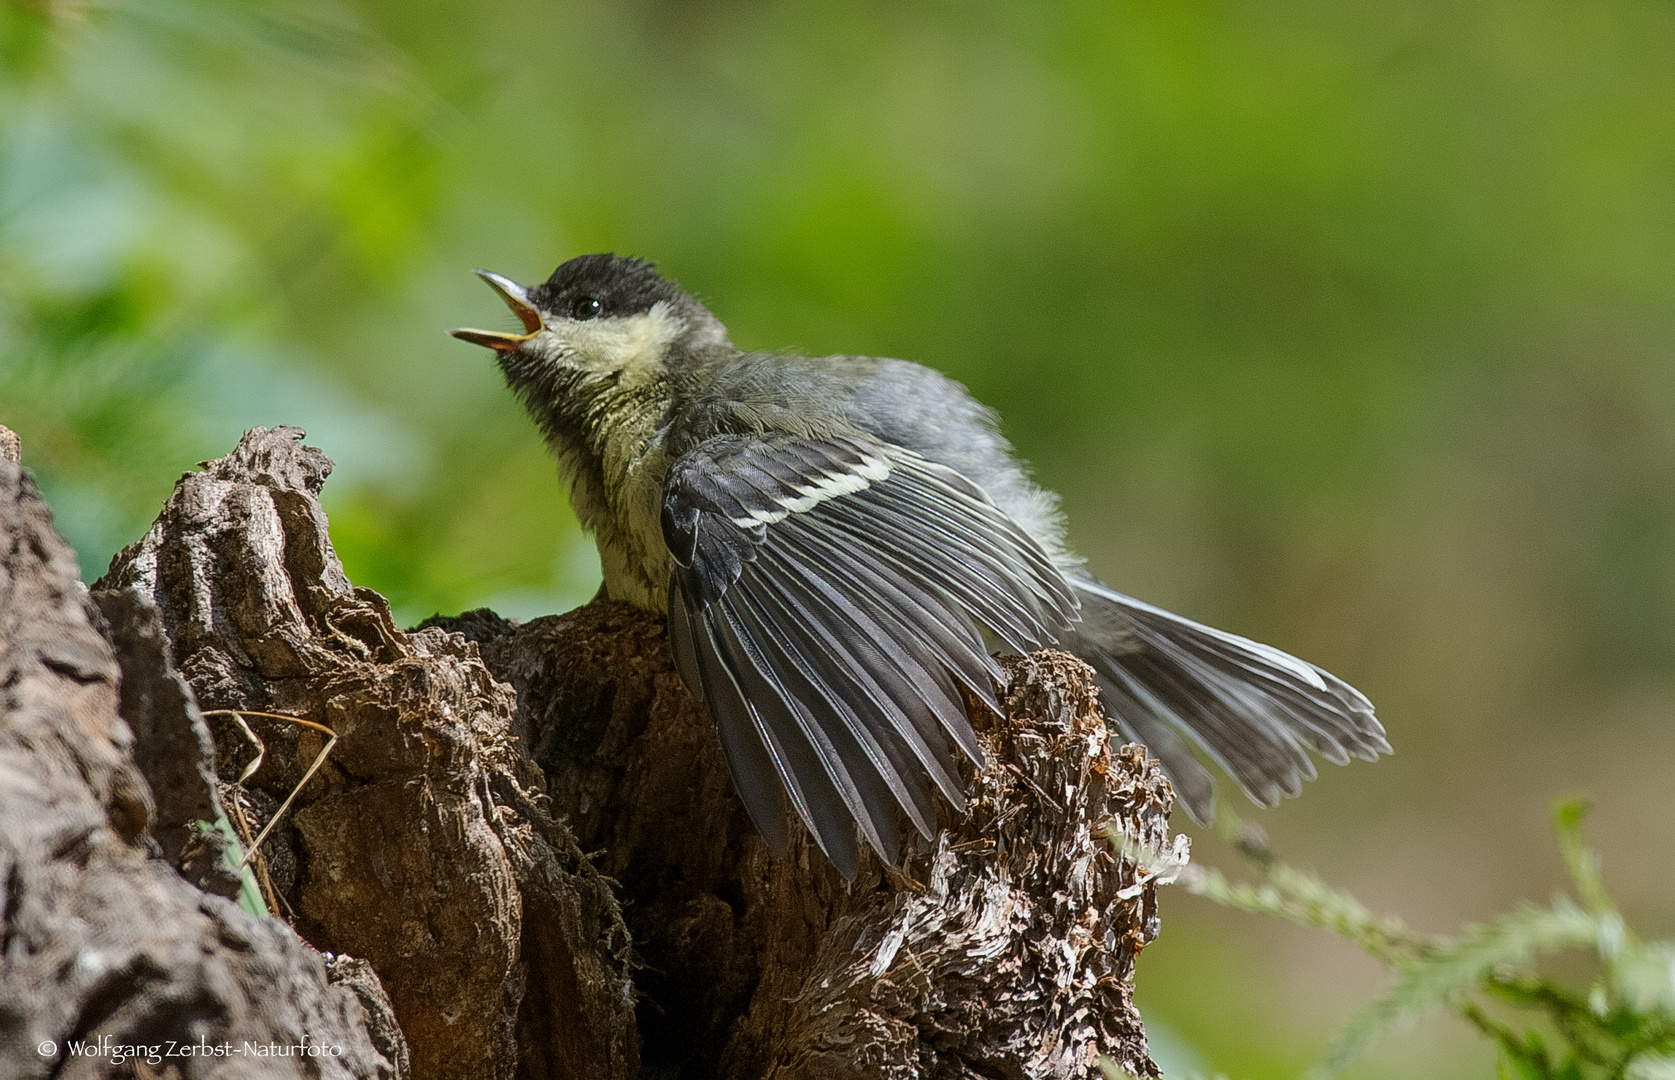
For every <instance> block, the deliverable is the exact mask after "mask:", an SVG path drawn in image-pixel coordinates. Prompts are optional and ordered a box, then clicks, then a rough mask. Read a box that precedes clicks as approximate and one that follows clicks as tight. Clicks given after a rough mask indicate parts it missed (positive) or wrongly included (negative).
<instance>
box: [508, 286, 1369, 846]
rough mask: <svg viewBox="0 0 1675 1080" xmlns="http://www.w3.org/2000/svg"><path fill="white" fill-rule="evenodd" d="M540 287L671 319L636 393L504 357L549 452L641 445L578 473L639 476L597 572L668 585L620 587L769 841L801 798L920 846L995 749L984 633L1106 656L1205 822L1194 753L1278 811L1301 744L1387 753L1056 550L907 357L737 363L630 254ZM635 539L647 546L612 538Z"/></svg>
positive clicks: (1280, 661)
mask: <svg viewBox="0 0 1675 1080" xmlns="http://www.w3.org/2000/svg"><path fill="white" fill-rule="evenodd" d="M528 296H529V300H530V301H531V302H533V303H534V304H535V305H536V306H537V307H539V308H540V310H541V311H542V312H543V318H544V319H546V318H548V317H549V316H550V318H551V319H552V320H570V319H587V318H611V317H618V318H621V317H632V316H638V315H646V314H648V313H649V314H651V315H652V316H653V317H654V319H656V320H663V321H661V322H658V323H657V325H658V326H659V327H669V326H672V327H673V329H672V330H669V331H667V332H666V333H665V336H664V337H663V338H659V339H658V341H657V348H659V349H661V350H662V351H661V353H660V355H659V356H657V357H643V356H638V355H636V357H635V358H633V364H629V363H628V361H627V359H624V361H623V364H622V365H621V367H620V370H621V371H624V372H628V373H630V374H634V373H639V374H638V375H636V378H638V379H639V381H638V382H635V383H634V384H633V385H634V388H635V389H634V395H633V396H631V397H620V398H613V397H611V396H610V395H609V394H603V392H602V391H600V390H598V389H597V385H598V384H599V380H597V379H593V380H591V381H590V380H589V379H587V378H580V377H575V378H568V379H566V378H555V377H551V376H550V373H544V372H543V371H542V370H540V365H541V363H542V361H541V359H540V358H539V357H534V356H529V357H511V356H506V357H503V360H502V366H503V367H504V368H505V369H506V371H507V376H508V380H509V381H511V382H513V383H514V387H515V388H516V389H519V390H520V392H521V393H523V394H524V396H525V398H526V400H527V401H528V404H529V407H530V409H531V411H532V412H533V413H534V414H535V415H536V416H537V418H538V419H540V420H541V421H542V423H543V426H544V427H545V428H547V432H548V436H549V439H550V440H551V441H552V442H553V444H554V448H555V450H558V451H559V452H560V454H561V456H566V455H568V456H572V457H573V456H574V455H576V454H577V453H584V452H586V451H585V449H584V450H578V449H577V448H578V447H581V448H587V447H612V448H614V449H613V450H611V451H610V453H611V454H614V455H616V456H619V457H620V456H622V454H623V453H625V452H626V453H627V454H628V456H629V457H631V458H632V459H633V460H630V461H628V462H626V463H624V462H620V461H619V462H615V463H614V465H613V466H612V468H606V467H604V466H605V464H606V463H604V462H600V463H597V464H598V465H599V467H598V468H592V467H586V468H572V469H571V473H572V475H573V476H576V477H577V478H578V482H580V481H581V480H583V479H587V478H590V477H591V479H590V480H588V482H589V483H592V484H595V485H598V484H604V485H605V486H607V487H609V486H610V485H611V484H613V483H616V481H614V480H612V479H611V478H612V477H613V476H618V475H620V476H623V477H625V478H627V479H626V480H624V481H622V484H623V488H622V490H620V491H605V492H603V497H602V498H599V499H598V500H597V501H598V503H599V506H598V507H592V508H591V509H590V511H589V513H590V514H591V515H592V516H593V518H594V519H595V520H594V521H593V522H592V524H593V525H594V527H595V529H596V533H597V536H598V538H599V542H600V546H601V556H602V561H603V562H604V563H605V564H606V566H607V586H608V587H609V586H610V584H611V580H612V579H611V572H610V568H611V567H612V566H616V565H621V564H622V563H623V562H624V560H628V561H633V560H636V559H637V560H639V561H640V562H642V563H644V564H645V566H644V567H642V569H643V570H644V571H645V572H646V573H648V574H655V575H667V576H666V580H667V582H668V585H667V589H666V591H659V592H657V593H645V592H641V593H638V594H635V595H634V596H631V597H630V598H632V599H636V601H637V602H642V603H647V604H648V606H657V607H659V608H660V609H661V610H664V611H666V613H667V615H668V619H669V632H670V638H671V643H672V645H673V648H674V653H675V657H676V660H677V664H678V666H679V668H680V671H681V674H682V677H683V678H684V680H685V681H686V683H687V684H688V686H689V687H691V689H692V691H693V693H694V694H696V695H698V696H700V697H702V698H703V700H704V701H705V702H706V703H707V705H708V706H709V710H710V713H711V715H712V716H713V717H714V719H715V722H716V728H717V732H718V735H719V737H720V741H721V746H722V749H723V751H724V753H725V756H726V759H727V762H728V765H729V767H730V768H731V770H732V774H733V778H734V781H735V784H736V786H737V788H738V791H739V794H740V797H741V799H742V801H743V802H744V805H745V808H746V809H747V811H748V812H749V814H750V816H751V819H752V820H753V821H754V822H755V824H756V826H757V828H758V830H759V831H760V832H761V833H762V835H763V837H764V838H765V839H766V840H767V841H768V843H769V844H770V845H771V846H773V847H774V848H775V849H777V850H783V849H784V846H785V843H786V842H787V840H788V839H789V832H788V831H787V829H788V820H789V818H788V814H787V810H788V809H789V810H790V811H792V812H794V813H795V814H796V816H797V817H798V818H799V819H800V820H801V821H802V822H803V824H804V825H805V826H807V828H808V829H809V831H810V832H811V833H812V834H813V836H814V838H815V840H816V841H817V842H818V843H819V845H820V847H821V849H822V850H823V851H825V852H826V854H827V856H828V857H829V858H831V860H832V862H833V863H834V865H836V866H837V867H838V869H839V870H841V871H842V872H843V873H844V874H845V875H846V876H850V877H853V875H854V874H855V872H856V869H857V867H858V864H859V840H860V839H861V838H864V839H865V841H866V842H867V843H868V844H869V845H870V846H872V847H873V848H874V849H875V850H876V851H878V852H879V853H880V854H881V855H882V856H883V857H884V858H886V859H889V860H892V861H893V860H894V859H895V858H896V857H897V854H898V850H899V837H900V825H899V823H900V820H901V818H902V817H903V816H905V817H906V818H907V819H908V820H909V821H910V822H911V823H912V824H913V825H914V826H915V827H916V828H917V829H918V830H919V831H920V832H921V833H923V834H924V835H925V836H926V837H927V838H929V837H930V836H931V831H932V829H933V827H934V824H935V804H934V801H933V796H932V788H933V787H934V788H935V790H937V791H939V792H941V794H942V796H943V797H944V798H945V799H947V800H948V801H949V802H950V803H952V804H953V805H954V806H955V807H956V808H961V807H963V805H964V788H963V784H962V782H961V780H960V775H959V770H958V767H957V764H956V760H955V757H954V754H955V753H956V752H957V753H960V754H962V755H964V756H966V757H968V758H970V759H972V760H974V761H975V760H978V759H979V757H980V753H981V751H980V748H979V745H978V743H977V740H976V736H975V734H974V733H973V731H972V728H971V724H970V722H969V720H968V719H967V717H966V713H965V702H966V700H968V699H969V700H972V701H976V702H979V703H982V704H983V705H985V706H987V707H988V708H991V709H997V708H998V706H997V705H996V703H995V699H994V685H993V682H994V680H995V679H997V678H998V677H999V669H998V668H997V667H996V665H995V664H994V661H993V660H992V659H991V658H990V657H989V655H988V653H987V651H986V649H985V647H984V644H983V641H984V637H983V635H984V633H989V634H992V635H994V636H995V637H996V638H998V639H999V640H1000V641H1002V642H1004V643H1005V644H1006V646H1007V647H1009V648H1012V649H1015V650H1018V651H1025V650H1029V649H1034V648H1039V647H1042V646H1045V645H1056V646H1058V647H1061V648H1064V649H1066V650H1068V651H1070V652H1073V653H1075V654H1076V655H1078V656H1080V657H1082V658H1083V659H1085V660H1086V661H1087V662H1088V663H1089V664H1090V665H1092V666H1093V668H1094V669H1095V671H1096V672H1097V673H1098V677H1099V682H1100V687H1101V691H1102V697H1103V701H1104V705H1105V708H1106V711H1107V713H1108V715H1109V716H1110V717H1112V718H1113V719H1114V720H1115V722H1116V723H1117V725H1118V726H1119V727H1120V728H1121V730H1122V731H1123V732H1124V733H1125V734H1126V735H1127V736H1128V737H1130V738H1133V739H1136V740H1138V741H1141V742H1144V743H1145V744H1146V745H1147V747H1148V748H1149V749H1150V750H1151V751H1152V753H1153V754H1155V755H1156V756H1157V757H1158V758H1159V759H1160V760H1161V761H1162V762H1163V765H1164V768H1165V770H1166V771H1167V772H1168V774H1169V776H1170V779H1171V780H1173V781H1174V783H1175V786H1176V790H1177V792H1178V794H1179V795H1180V797H1181V799H1182V802H1183V803H1184V805H1185V806H1186V807H1187V809H1188V810H1189V812H1190V813H1191V814H1192V815H1193V816H1194V817H1195V818H1197V819H1199V820H1200V821H1204V820H1207V819H1208V818H1209V816H1210V814H1211V813H1212V811H1213V805H1214V804H1213V795H1214V787H1213V783H1212V781H1211V776H1210V773H1209V772H1208V771H1207V770H1206V769H1205V768H1204V766H1203V764H1201V763H1200V761H1199V759H1198V757H1197V755H1198V754H1202V755H1203V756H1205V757H1207V758H1208V759H1209V760H1210V761H1211V762H1213V763H1214V764H1216V765H1217V766H1219V767H1220V768H1222V769H1224V770H1225V771H1226V772H1227V773H1228V774H1229V775H1231V776H1232V777H1233V779H1234V780H1235V781H1236V782H1237V783H1238V784H1239V786H1240V787H1241V788H1243V789H1244V791H1245V792H1246V793H1247V794H1248V795H1249V796H1250V797H1251V798H1252V799H1253V800H1255V801H1256V802H1258V803H1260V804H1262V805H1265V806H1266V805H1272V804H1273V803H1275V802H1277V801H1278V800H1279V799H1280V798H1281V797H1282V796H1288V795H1295V794H1297V793H1298V791H1299V790H1300V789H1301V785H1302V782H1303V781H1304V780H1308V779H1312V778H1313V777H1314V775H1315V770H1314V765H1313V762H1312V760H1311V758H1310V756H1309V755H1310V752H1311V751H1312V752H1313V753H1315V754H1318V755H1320V756H1321V757H1324V758H1326V759H1327V760H1328V761H1332V762H1336V763H1344V762H1347V761H1348V760H1349V759H1350V758H1352V757H1359V758H1363V759H1366V760H1372V759H1374V758H1376V757H1378V755H1380V754H1383V753H1388V752H1389V750H1390V747H1389V744H1388V743H1387V742H1386V741H1385V737H1384V731H1383V728H1382V727H1381V726H1380V725H1379V723H1378V721H1377V720H1376V719H1375V718H1374V716H1373V711H1372V707H1371V706H1370V705H1369V704H1368V703H1367V700H1366V699H1365V698H1364V697H1362V696H1361V695H1360V694H1359V693H1357V692H1356V691H1355V690H1354V689H1353V688H1351V687H1350V686H1349V685H1348V684H1346V683H1344V682H1343V681H1341V680H1339V679H1337V678H1334V677H1333V676H1331V675H1329V674H1327V673H1326V672H1324V671H1321V670H1320V669H1319V668H1316V667H1314V666H1313V665H1311V664H1308V663H1306V662H1304V661H1302V660H1298V659H1297V658H1295V657H1292V656H1289V655H1287V654H1286V653H1283V652H1281V651H1279V650H1277V649H1274V648H1271V647H1269V646H1266V645H1262V644H1259V643H1257V642H1253V641H1250V640H1247V639H1245V638H1241V637H1238V636H1236V635H1233V634H1228V633H1224V632H1222V631H1219V630H1215V629H1213V628H1211V627H1207V626H1203V625H1200V624H1198V623H1194V622H1191V621H1190V620H1187V619H1183V618H1181V617H1179V616H1176V615H1173V614H1171V613H1169V612H1167V611H1163V610H1162V609H1159V608H1156V607H1152V606H1150V605H1148V604H1145V603H1142V602H1140V601H1137V600H1134V599H1132V598H1130V597H1127V596H1124V595H1122V594H1121V593H1117V592H1114V591H1112V590H1110V589H1108V588H1107V587H1105V586H1104V585H1102V584H1100V583H1099V582H1098V581H1095V580H1094V579H1093V578H1092V577H1090V576H1089V575H1088V574H1087V573H1086V572H1085V571H1084V570H1083V569H1082V568H1081V565H1080V563H1079V561H1078V560H1077V559H1075V557H1074V556H1072V555H1070V554H1069V553H1067V552H1066V551H1065V549H1064V543H1063V536H1064V532H1063V523H1062V520H1061V518H1060V516H1059V513H1058V510H1057V504H1056V500H1055V499H1054V497H1053V496H1052V495H1051V494H1050V493H1048V492H1045V491H1042V490H1041V489H1040V488H1038V487H1037V486H1036V485H1035V484H1033V483H1032V482H1031V481H1030V479H1029V477H1028V475H1027V473H1026V472H1025V470H1024V468H1023V467H1022V465H1020V464H1019V463H1018V461H1017V460H1016V458H1015V457H1014V456H1013V454H1012V451H1011V447H1010V446H1008V445H1007V443H1006V442H1005V440H1004V439H1003V438H1002V437H1001V436H1000V434H999V432H998V430H997V428H996V424H995V419H994V416H993V414H992V413H991V412H990V411H989V410H988V409H986V408H984V407H983V406H981V405H979V404H978V403H977V402H975V401H973V400H972V398H971V397H970V396H969V394H967V393H966V391H965V389H964V388H963V387H961V386H960V385H959V384H957V383H955V382H953V381H952V380H949V379H947V378H946V377H944V376H942V375H939V374H937V373H936V372H933V371H930V370H929V369H927V368H923V367H920V366H918V365H916V364H910V363H905V362H903V361H899V360H880V359H873V358H868V357H821V358H806V357H797V356H790V355H783V354H763V353H751V354H746V353H741V352H739V351H738V350H737V349H734V348H733V347H732V345H731V344H730V343H729V342H728V340H727V336H726V331H725V328H723V327H722V326H721V324H720V323H719V322H717V321H716V320H715V319H714V317H713V316H712V315H710V313H709V312H708V311H707V310H705V309H704V308H703V306H702V305H700V304H699V303H698V302H697V301H695V300H693V299H692V298H691V297H689V296H687V295H686V294H685V293H683V292H682V291H681V290H680V289H679V288H678V287H677V286H675V285H674V284H672V283H670V282H668V281H666V280H664V279H663V278H662V277H660V276H659V275H658V274H657V273H656V271H655V269H654V268H653V267H652V266H651V264H649V263H644V262H640V261H639V260H633V259H622V258H617V257H615V256H609V255H590V256H583V257H582V258H579V259H572V260H571V261H570V262H567V263H565V264H564V265H563V266H561V267H559V269H558V270H557V271H556V272H555V273H554V274H553V275H552V277H551V278H550V279H549V280H548V281H547V282H546V283H544V284H542V285H540V286H537V287H535V288H534V289H531V290H529V293H528ZM658 313H661V314H658ZM670 320H673V321H672V322H671V321H670ZM531 336H532V338H533V337H535V336H536V335H531ZM643 336H644V335H641V337H642V338H643ZM597 340H600V341H605V340H610V341H614V340H616V339H614V338H613V339H606V338H599V339H597ZM622 340H623V341H627V342H630V343H633V342H639V341H640V340H641V339H640V338H635V337H633V336H632V335H630V336H628V337H624V338H623V339H622ZM611 347H613V348H624V349H626V348H628V347H629V345H621V346H615V345H613V346H611ZM633 347H634V348H639V349H642V350H643V349H644V348H645V347H646V346H645V345H644V344H643V343H640V344H634V345H633ZM595 363H596V364H597V363H598V361H597V360H595ZM520 365H521V366H520ZM648 365H650V366H651V367H655V371H656V373H655V377H650V376H646V375H644V372H645V371H646V370H650V368H649V367H648ZM604 366H605V367H606V368H609V367H610V365H609V364H606V365H604ZM526 369H527V370H528V371H529V373H530V374H528V375H527V376H524V375H522V374H519V373H522V372H524V371H525V370H526ZM613 370H616V369H613ZM624 378H626V376H624ZM586 394H594V395H596V396H595V397H593V398H590V399H589V400H586V401H583V400H566V401H562V402H561V401H557V400H554V401H543V400H538V399H539V398H540V397H542V396H543V395H544V396H566V395H573V396H578V397H579V396H581V395H586ZM602 394H603V396H599V395H602ZM619 400H620V401H622V402H631V403H632V408H630V407H629V406H628V405H626V404H624V405H618V404H616V402H617V401H619ZM570 427H576V428H577V429H578V430H574V431H570V430H568V429H569V428H570ZM618 428H620V429H624V430H627V429H629V428H632V432H633V435H632V438H629V439H626V440H625V439H624V438H622V437H621V436H622V435H623V430H616V429H618ZM625 445H626V446H627V447H628V449H627V450H626V451H624V449H623V447H624V446H625ZM613 470H614V471H613ZM636 470H638V471H636ZM647 470H652V472H653V473H654V474H655V475H652V474H648V472H647ZM573 497H574V496H573ZM641 501H644V502H646V503H647V505H643V506H642V505H639V503H640V502H641ZM599 507H604V509H600V508H599ZM578 509H581V508H580V507H578ZM601 515H604V516H603V517H601ZM610 515H615V516H610ZM584 516H586V515H584ZM618 519H620V520H618ZM641 522H646V523H657V524H653V525H649V527H650V528H653V529H655V530H656V531H657V532H659V533H660V536H658V537H652V538H643V533H644V532H645V529H646V528H647V527H648V526H643V525H641V524H640V523H641ZM636 530H637V531H636ZM622 537H630V538H635V537H640V538H641V539H639V540H636V543H635V544H633V545H630V546H629V547H626V548H622V549H621V550H617V549H616V548H615V547H613V545H619V543H620V540H619V538H622ZM653 547H655V548H656V550H655V552H651V549H652V548H653ZM647 552H651V553H650V554H648V553H647ZM659 560H661V561H659ZM658 580H660V581H661V580H664V578H661V577H659V578H658ZM857 829H858V831H859V835H857Z"/></svg>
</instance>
